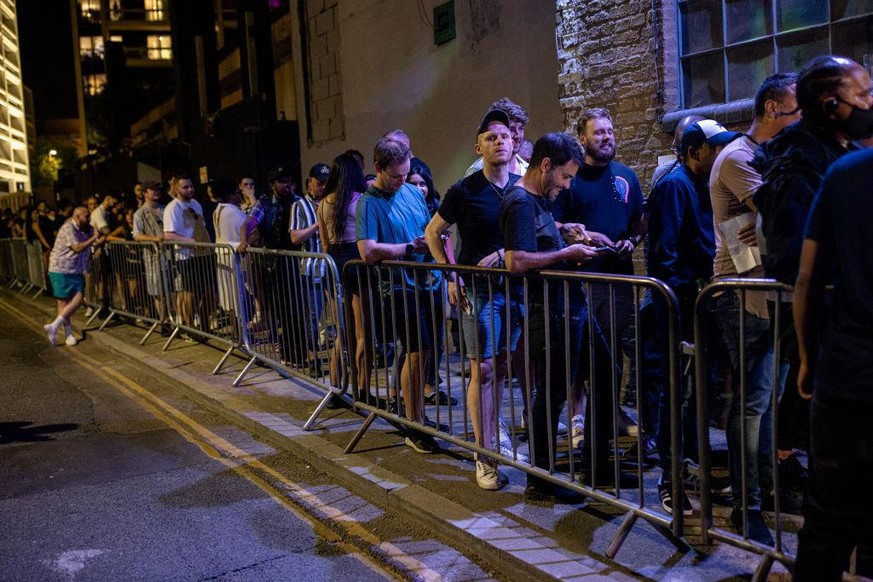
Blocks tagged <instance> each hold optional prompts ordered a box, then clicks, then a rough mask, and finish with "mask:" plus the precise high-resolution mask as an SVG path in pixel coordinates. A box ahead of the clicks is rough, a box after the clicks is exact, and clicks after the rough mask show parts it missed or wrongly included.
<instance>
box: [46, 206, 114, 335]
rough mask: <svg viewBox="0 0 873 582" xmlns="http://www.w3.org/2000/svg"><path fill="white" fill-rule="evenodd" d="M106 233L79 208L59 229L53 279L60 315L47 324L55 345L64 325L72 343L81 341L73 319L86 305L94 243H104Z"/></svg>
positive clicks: (51, 259) (53, 253)
mask: <svg viewBox="0 0 873 582" xmlns="http://www.w3.org/2000/svg"><path fill="white" fill-rule="evenodd" d="M105 240H106V236H105V235H103V234H102V233H100V232H99V231H98V230H97V229H96V228H93V227H92V226H91V225H90V224H89V217H88V210H87V209H86V208H84V207H81V206H80V207H78V208H76V209H75V210H74V211H73V216H72V217H71V218H70V219H69V220H67V222H65V223H64V225H63V226H62V227H61V230H60V231H58V237H57V238H56V239H55V244H54V246H53V247H52V251H51V256H50V257H49V279H51V284H52V291H53V293H54V296H55V298H56V299H57V300H58V316H57V317H56V318H55V320H54V321H52V322H51V323H48V324H46V325H44V326H43V328H44V329H45V332H46V335H47V336H48V340H49V343H51V345H53V346H54V345H57V343H58V331H59V330H60V328H61V326H63V328H64V333H65V334H66V336H67V337H66V340H65V342H64V343H66V344H67V345H68V346H74V345H76V344H77V343H78V341H77V340H76V338H75V337H74V336H73V328H72V325H71V324H70V318H71V317H73V315H74V314H75V313H76V310H77V309H79V306H81V305H82V301H83V299H84V292H85V273H86V272H87V271H88V262H89V260H90V256H91V252H90V249H91V246H92V245H94V244H101V243H103V242H104V241H105Z"/></svg>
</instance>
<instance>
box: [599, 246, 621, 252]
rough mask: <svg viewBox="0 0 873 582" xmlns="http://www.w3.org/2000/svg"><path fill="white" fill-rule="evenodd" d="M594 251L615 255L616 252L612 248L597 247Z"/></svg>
mask: <svg viewBox="0 0 873 582" xmlns="http://www.w3.org/2000/svg"><path fill="white" fill-rule="evenodd" d="M594 250H595V251H596V252H598V253H602V252H604V251H606V252H609V253H617V252H618V251H616V250H615V249H614V248H613V247H597V248H596V249H594Z"/></svg>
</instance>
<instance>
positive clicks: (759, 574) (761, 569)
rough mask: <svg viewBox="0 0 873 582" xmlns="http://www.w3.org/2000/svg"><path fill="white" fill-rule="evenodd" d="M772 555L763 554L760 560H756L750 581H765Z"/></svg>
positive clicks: (771, 565) (768, 573)
mask: <svg viewBox="0 0 873 582" xmlns="http://www.w3.org/2000/svg"><path fill="white" fill-rule="evenodd" d="M773 562H774V559H773V556H771V555H770V554H764V556H763V557H762V558H761V561H760V562H758V567H757V568H756V569H755V574H754V575H753V576H752V582H765V581H766V580H767V577H768V576H769V575H770V570H771V569H772V568H773Z"/></svg>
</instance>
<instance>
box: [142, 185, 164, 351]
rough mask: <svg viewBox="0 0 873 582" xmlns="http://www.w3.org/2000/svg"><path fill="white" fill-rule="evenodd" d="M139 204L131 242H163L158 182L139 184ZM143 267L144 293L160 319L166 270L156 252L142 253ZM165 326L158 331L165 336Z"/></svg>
mask: <svg viewBox="0 0 873 582" xmlns="http://www.w3.org/2000/svg"><path fill="white" fill-rule="evenodd" d="M142 192H143V204H142V206H140V207H139V208H138V209H137V211H136V212H135V213H134V215H133V240H135V241H137V242H153V243H158V244H160V243H161V242H163V241H164V205H163V204H161V202H160V200H161V185H160V184H159V183H158V182H146V183H145V184H143V190H142ZM143 265H144V267H145V276H146V291H147V292H148V294H149V297H151V298H152V301H153V302H154V306H155V316H156V317H157V319H159V320H163V319H164V317H165V316H166V312H165V306H164V296H163V292H162V288H161V280H162V279H163V282H164V284H167V283H168V280H167V267H166V264H165V263H164V262H163V259H162V258H161V253H160V251H154V250H152V249H148V248H147V249H144V250H143ZM169 331H170V330H169V329H168V328H167V326H166V324H165V325H164V326H163V327H162V328H161V333H162V334H163V335H167V334H169Z"/></svg>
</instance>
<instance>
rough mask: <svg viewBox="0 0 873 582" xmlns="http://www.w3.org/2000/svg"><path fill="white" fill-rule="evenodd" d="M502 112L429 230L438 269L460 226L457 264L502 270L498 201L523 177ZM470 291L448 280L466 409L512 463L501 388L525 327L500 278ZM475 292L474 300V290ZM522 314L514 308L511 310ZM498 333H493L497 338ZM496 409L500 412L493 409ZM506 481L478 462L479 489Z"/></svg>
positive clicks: (478, 431)
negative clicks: (461, 351) (465, 379)
mask: <svg viewBox="0 0 873 582" xmlns="http://www.w3.org/2000/svg"><path fill="white" fill-rule="evenodd" d="M509 123H510V121H509V116H508V115H507V114H506V112H505V111H503V110H500V109H492V110H491V111H489V112H488V113H486V114H485V117H484V118H483V119H482V122H481V123H480V124H479V128H478V130H477V133H476V135H477V137H476V145H475V150H476V153H477V154H479V155H480V156H482V160H483V168H482V169H481V170H479V171H477V172H474V173H472V174H470V175H469V176H467V177H466V178H464V179H462V180H459V181H458V182H456V183H455V184H454V185H452V187H451V188H449V190H448V192H446V195H445V197H444V199H443V203H442V205H441V206H440V208H439V209H438V210H437V212H436V214H434V216H433V218H431V221H430V223H429V224H428V225H427V228H426V229H425V238H426V240H427V246H428V248H429V249H430V252H431V254H432V255H433V257H434V259H435V260H436V261H437V262H438V263H454V262H455V257H454V256H453V254H454V253H451V255H450V254H449V249H448V248H447V247H446V243H447V240H446V239H445V238H444V236H447V235H448V230H449V228H450V227H451V226H452V225H454V224H457V225H458V234H459V235H460V238H461V240H462V242H463V245H462V247H461V253H460V255H459V257H458V263H459V264H461V265H478V266H483V267H499V266H502V264H503V236H502V235H501V233H500V225H499V222H498V214H499V212H500V201H501V200H502V199H503V197H504V196H505V193H506V191H507V189H508V188H510V187H511V186H512V185H513V184H515V183H516V182H517V181H518V179H519V178H520V176H517V175H515V174H510V173H509V170H508V168H507V164H508V163H509V160H510V159H511V157H512V134H511V133H510V130H509ZM476 279H477V280H476V281H475V284H474V281H468V282H466V284H470V285H473V286H472V287H470V288H469V289H468V288H467V287H465V281H464V279H463V278H462V277H461V276H460V275H458V274H452V275H450V280H449V302H450V303H451V304H452V305H454V306H455V307H457V308H458V309H459V310H460V311H463V312H464V314H461V315H460V318H461V328H462V331H463V334H464V347H465V353H466V355H467V357H468V358H470V360H471V366H470V382H469V385H468V389H467V390H468V391H467V409H468V410H469V412H470V418H471V420H472V422H473V434H474V435H475V438H476V444H477V445H479V446H481V447H485V448H486V449H490V450H494V451H497V450H499V451H500V453H501V454H503V455H505V456H507V457H512V456H513V452H514V451H513V446H512V440H511V438H510V437H509V435H508V434H507V435H506V438H505V441H504V439H503V438H499V437H498V434H499V432H500V431H499V430H497V426H498V413H499V407H500V403H502V402H503V387H504V384H505V379H506V372H507V356H508V354H507V353H506V343H505V341H503V340H504V338H505V337H506V332H507V329H508V328H509V329H511V330H512V331H511V333H510V335H511V338H512V339H511V342H512V346H511V348H512V349H514V347H515V342H517V341H518V336H519V334H520V331H521V328H520V325H519V324H520V321H519V318H518V317H516V319H515V320H514V321H507V320H506V296H505V293H504V289H503V286H502V285H500V284H499V281H497V280H496V279H489V278H488V277H477V278H476ZM474 288H475V293H474V290H473V289H474ZM511 309H512V310H514V311H517V307H515V306H513V307H511ZM492 330H493V331H492ZM495 403H496V406H495ZM506 482H507V479H506V477H505V476H504V475H503V474H502V473H500V472H499V471H498V470H497V461H496V460H495V459H491V458H487V457H478V456H477V458H476V483H477V484H478V485H479V487H481V488H482V489H488V490H497V489H500V488H501V487H503V486H504V485H505V484H506Z"/></svg>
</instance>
